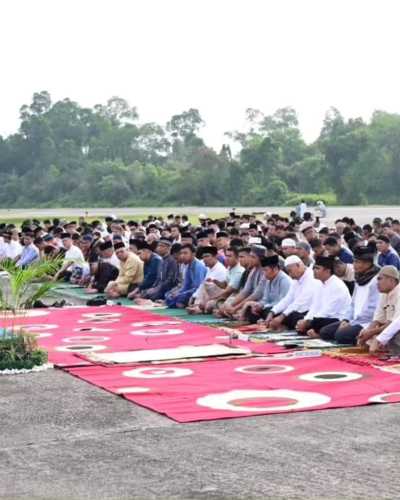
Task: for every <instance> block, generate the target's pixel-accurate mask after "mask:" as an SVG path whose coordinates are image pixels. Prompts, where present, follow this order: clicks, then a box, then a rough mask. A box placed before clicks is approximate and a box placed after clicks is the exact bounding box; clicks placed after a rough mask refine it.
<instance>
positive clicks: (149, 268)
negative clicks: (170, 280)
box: [128, 241, 162, 299]
mask: <svg viewBox="0 0 400 500" xmlns="http://www.w3.org/2000/svg"><path fill="white" fill-rule="evenodd" d="M138 256H139V257H140V259H141V260H142V262H143V263H144V266H143V281H142V282H141V283H139V284H137V285H136V284H132V285H130V287H129V293H128V298H129V299H139V298H147V292H148V290H150V289H151V288H152V287H153V286H154V285H155V283H156V282H157V278H158V276H159V274H160V270H161V264H162V259H161V257H160V256H159V255H157V254H156V253H154V252H153V250H152V248H151V246H150V245H149V244H148V243H147V242H146V241H141V242H140V243H138Z"/></svg>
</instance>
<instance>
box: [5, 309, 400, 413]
mask: <svg viewBox="0 0 400 500" xmlns="http://www.w3.org/2000/svg"><path fill="white" fill-rule="evenodd" d="M13 323H14V325H23V326H25V329H26V330H28V331H31V332H34V333H37V334H38V335H39V344H40V345H41V346H42V347H44V348H46V349H47V350H48V352H49V361H50V362H52V363H55V364H56V365H58V366H60V367H63V368H64V370H65V371H67V372H69V373H71V374H72V375H75V376H77V377H80V378H81V379H83V380H86V381H87V382H90V383H92V384H94V385H96V386H99V387H102V388H103V389H106V390H108V391H110V392H112V393H115V394H119V395H121V396H123V397H124V398H126V399H128V400H130V401H133V402H135V403H137V404H139V405H142V406H144V407H146V408H149V409H151V410H154V411H156V412H159V413H162V414H165V415H168V416H169V417H170V418H172V419H174V420H176V421H177V422H193V421H198V420H214V419H220V418H233V417H244V416H254V415H260V414H269V413H282V412H295V411H309V410H321V409H327V408H339V407H351V406H360V405H366V404H369V403H374V402H380V403H388V402H400V365H397V366H393V367H387V366H382V367H381V366H380V367H377V368H375V367H373V366H361V365H360V366H357V365H354V364H351V363H348V362H345V361H342V360H338V359H332V358H330V357H328V356H320V357H308V358H298V359H296V358H294V357H293V356H292V355H291V354H290V353H282V350H283V349H282V348H281V347H278V346H276V345H274V344H253V343H248V342H240V341H234V342H232V345H236V346H240V347H246V348H247V349H251V350H252V351H253V352H259V353H280V354H273V355H271V356H269V357H268V358H263V359H260V358H251V359H231V360H224V361H220V360H218V361H217V360H209V361H204V362H185V363H168V364H162V365H148V364H139V365H138V364H136V365H123V366H108V367H107V366H99V365H95V364H91V363H89V362H87V361H85V360H84V359H82V357H80V356H84V355H85V353H88V352H93V351H94V352H96V351H97V352H104V353H106V352H116V351H129V350H137V349H157V348H167V347H178V346H183V345H197V346H199V345H207V344H215V343H227V342H228V341H229V338H228V337H227V336H226V335H225V333H224V332H223V331H219V330H218V329H215V328H210V327H207V326H201V325H196V324H192V323H187V322H184V321H181V320H179V319H177V320H176V319H174V318H171V317H165V316H158V315H156V314H154V313H151V312H147V311H138V310H134V309H131V308H127V307H119V306H112V307H92V308H90V307H79V308H68V309H39V310H34V311H31V312H30V313H29V315H28V316H27V317H24V318H19V319H18V320H14V321H13ZM150 323H153V324H150ZM8 324H9V322H8ZM6 325H7V322H4V321H3V322H2V323H1V326H6ZM308 354H309V353H308Z"/></svg>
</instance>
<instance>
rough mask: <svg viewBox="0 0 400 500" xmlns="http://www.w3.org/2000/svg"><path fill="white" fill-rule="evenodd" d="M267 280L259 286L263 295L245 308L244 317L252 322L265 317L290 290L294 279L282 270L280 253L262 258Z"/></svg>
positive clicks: (248, 303)
mask: <svg viewBox="0 0 400 500" xmlns="http://www.w3.org/2000/svg"><path fill="white" fill-rule="evenodd" d="M261 267H262V268H263V271H264V277H265V281H263V282H261V283H260V284H259V285H258V286H259V288H260V289H261V291H262V297H261V299H260V300H258V301H254V302H247V303H246V306H245V308H244V310H243V318H244V319H245V320H246V321H248V322H250V323H257V321H258V320H263V319H265V318H266V317H267V316H268V314H269V312H270V311H271V309H272V307H273V306H274V305H275V304H277V303H278V302H280V301H281V300H282V299H283V298H284V297H285V296H286V295H287V293H288V292H289V290H290V287H291V285H292V280H291V278H289V276H288V275H287V274H286V273H285V272H283V271H281V270H280V268H279V257H278V255H272V256H270V257H264V258H263V259H262V260H261Z"/></svg>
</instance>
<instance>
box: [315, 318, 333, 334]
mask: <svg viewBox="0 0 400 500" xmlns="http://www.w3.org/2000/svg"><path fill="white" fill-rule="evenodd" d="M338 321H339V320H338V319H337V318H314V319H313V320H312V321H311V324H310V329H312V330H314V331H315V332H317V333H319V332H320V331H321V329H322V328H324V327H325V326H328V325H331V324H332V323H337V322H338Z"/></svg>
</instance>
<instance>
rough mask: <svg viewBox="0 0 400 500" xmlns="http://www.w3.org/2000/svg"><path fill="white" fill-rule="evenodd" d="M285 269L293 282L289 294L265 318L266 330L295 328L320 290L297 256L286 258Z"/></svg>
mask: <svg viewBox="0 0 400 500" xmlns="http://www.w3.org/2000/svg"><path fill="white" fill-rule="evenodd" d="M285 267H286V269H287V272H288V274H289V276H290V277H291V278H292V279H293V280H294V282H293V284H292V286H291V288H290V290H289V293H288V294H287V295H286V296H285V297H284V298H283V299H282V300H281V301H280V302H278V304H276V305H275V306H274V307H273V308H272V309H271V312H270V313H269V315H268V316H267V319H266V326H267V328H270V329H271V330H275V331H279V330H283V329H285V328H287V329H289V330H293V329H294V328H296V325H297V322H298V321H300V320H301V319H303V318H304V316H305V315H306V314H307V312H308V311H309V310H310V308H311V305H312V303H313V301H314V298H315V296H316V295H317V294H318V293H320V290H321V282H320V281H318V280H316V279H315V278H314V273H313V270H312V269H310V268H307V267H306V266H305V265H304V263H303V262H302V260H301V259H300V258H299V257H297V255H291V256H290V257H288V258H287V259H286V260H285Z"/></svg>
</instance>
